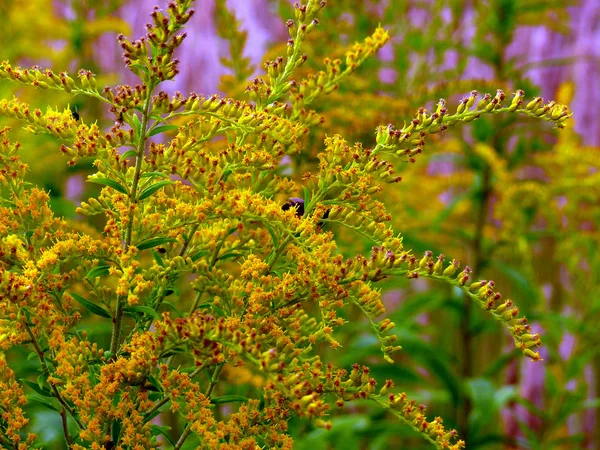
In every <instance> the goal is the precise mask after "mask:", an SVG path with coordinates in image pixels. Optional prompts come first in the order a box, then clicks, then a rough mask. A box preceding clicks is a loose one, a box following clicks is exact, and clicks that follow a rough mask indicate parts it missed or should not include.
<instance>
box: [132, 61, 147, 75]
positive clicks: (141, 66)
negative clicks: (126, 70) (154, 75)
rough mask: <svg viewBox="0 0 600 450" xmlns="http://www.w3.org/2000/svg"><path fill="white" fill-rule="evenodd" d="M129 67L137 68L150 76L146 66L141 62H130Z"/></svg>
mask: <svg viewBox="0 0 600 450" xmlns="http://www.w3.org/2000/svg"><path fill="white" fill-rule="evenodd" d="M129 67H130V68H132V69H139V70H141V71H142V72H144V73H145V74H146V75H148V76H150V74H149V73H148V68H147V67H146V66H144V65H142V64H131V65H130V66H129Z"/></svg>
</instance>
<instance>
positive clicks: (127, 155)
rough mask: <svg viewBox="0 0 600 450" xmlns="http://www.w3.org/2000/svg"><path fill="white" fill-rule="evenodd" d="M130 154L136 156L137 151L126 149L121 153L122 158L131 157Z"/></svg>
mask: <svg viewBox="0 0 600 450" xmlns="http://www.w3.org/2000/svg"><path fill="white" fill-rule="evenodd" d="M132 156H137V152H136V151H135V150H127V151H126V152H125V153H123V154H122V155H121V158H122V159H125V158H131V157H132Z"/></svg>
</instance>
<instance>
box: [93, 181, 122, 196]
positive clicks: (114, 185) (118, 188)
mask: <svg viewBox="0 0 600 450" xmlns="http://www.w3.org/2000/svg"><path fill="white" fill-rule="evenodd" d="M87 181H88V182H90V183H95V184H101V185H103V186H108V187H111V188H113V189H114V190H115V191H118V192H120V193H121V194H128V192H127V189H125V187H124V186H122V185H121V184H119V183H118V182H117V181H115V180H111V179H110V178H88V180H87Z"/></svg>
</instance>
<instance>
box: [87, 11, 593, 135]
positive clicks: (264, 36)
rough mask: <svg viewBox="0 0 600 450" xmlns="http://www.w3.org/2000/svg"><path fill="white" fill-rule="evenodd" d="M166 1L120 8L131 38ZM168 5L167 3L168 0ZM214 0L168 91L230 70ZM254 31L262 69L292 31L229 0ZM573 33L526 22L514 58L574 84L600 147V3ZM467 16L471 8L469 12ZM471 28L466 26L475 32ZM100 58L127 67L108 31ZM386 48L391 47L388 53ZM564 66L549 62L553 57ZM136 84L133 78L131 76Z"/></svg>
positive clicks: (576, 20)
mask: <svg viewBox="0 0 600 450" xmlns="http://www.w3.org/2000/svg"><path fill="white" fill-rule="evenodd" d="M157 3H159V4H160V2H157V0H137V1H135V2H133V1H132V2H129V4H128V5H126V6H124V7H123V8H121V10H120V11H119V14H120V16H121V17H122V18H123V19H124V20H125V21H127V22H128V23H130V24H131V26H132V36H129V37H131V38H133V37H137V36H141V35H143V34H144V32H145V29H144V25H145V24H146V23H147V22H149V12H150V11H151V9H152V7H153V6H154V5H155V4H157ZM163 3H165V4H164V5H162V4H161V6H162V7H165V6H166V1H165V2H163ZM214 5H215V0H196V5H195V7H194V8H195V9H196V12H197V13H196V15H195V16H194V17H193V18H192V20H191V21H190V23H188V25H187V27H188V29H187V31H188V39H187V40H186V41H185V42H184V43H183V45H182V48H181V49H180V51H181V53H185V54H186V55H187V56H186V58H185V59H183V62H182V65H181V67H180V68H181V74H180V75H179V76H178V77H177V79H175V80H174V81H172V82H170V83H167V84H166V85H165V86H164V87H163V89H164V90H167V91H169V92H174V91H180V92H182V93H184V94H185V93H188V92H190V91H195V92H198V93H201V94H205V95H206V94H209V95H211V94H213V93H215V92H218V89H217V86H218V81H219V76H220V75H221V74H222V73H224V71H225V69H224V68H223V67H222V65H221V64H220V62H219V58H220V56H221V55H223V54H224V53H226V52H227V44H226V43H224V42H223V41H222V40H221V39H220V38H219V37H218V36H217V34H216V30H215V24H214V23H213V21H212V17H213V14H212V13H213V10H214ZM227 5H228V6H229V7H230V8H231V9H232V10H233V11H234V12H235V15H236V17H237V18H238V19H239V20H240V21H241V22H242V24H243V28H244V29H245V30H246V31H247V32H248V41H249V42H251V43H252V45H249V46H247V48H246V49H245V54H246V56H248V57H250V59H251V60H252V62H253V63H254V65H255V67H256V69H257V72H259V71H260V70H262V69H261V67H260V66H261V59H262V56H263V54H264V51H265V49H266V48H267V47H268V45H269V43H270V42H272V41H274V40H281V39H283V38H285V36H287V33H286V32H285V29H284V26H283V24H282V23H281V20H280V19H279V18H277V17H275V16H274V14H273V11H271V10H270V9H271V8H270V7H269V6H268V5H267V1H266V0H227ZM569 11H570V14H571V19H570V28H571V35H570V36H564V35H561V34H558V33H555V32H552V31H550V30H548V29H547V28H544V27H541V26H540V27H522V28H520V29H518V30H517V32H516V35H517V39H516V40H515V41H514V42H513V43H512V44H511V46H510V48H509V56H517V57H518V59H519V61H523V62H525V61H526V64H527V70H526V73H527V74H528V75H529V76H530V77H531V79H532V80H533V82H534V83H536V84H538V85H539V86H540V87H541V89H542V96H543V97H544V98H546V99H550V98H553V97H554V96H555V93H556V89H557V88H558V86H559V85H560V84H561V83H563V82H565V81H572V82H574V83H575V87H576V91H575V97H574V99H573V103H572V105H571V108H572V110H573V112H574V113H575V116H574V123H575V130H576V131H577V132H578V133H579V134H580V135H581V136H582V138H583V142H584V144H586V145H593V146H600V126H599V121H598V119H597V118H598V117H599V116H600V101H593V100H591V99H599V98H600V1H598V0H581V2H580V4H579V6H577V7H573V8H570V10H569ZM464 14H465V17H467V16H468V15H469V11H465V13H464ZM469 32H470V31H469V30H468V29H467V30H465V36H468V34H469ZM98 50H99V51H98V56H99V57H100V58H99V59H100V60H101V63H102V65H103V67H104V68H105V69H106V70H117V69H118V68H120V67H121V60H120V49H118V48H117V46H116V41H115V37H114V35H112V34H107V35H105V36H104V37H103V38H102V39H101V41H100V43H99V47H98ZM384 51H385V50H384ZM558 60H561V61H563V64H558V65H549V63H550V62H551V61H558ZM490 74H491V72H490V70H489V68H488V67H486V66H485V65H483V64H481V63H478V62H477V61H473V62H472V63H471V64H470V65H469V67H468V69H467V73H465V78H470V77H477V78H482V77H486V76H489V75H490ZM126 81H128V82H133V81H134V79H133V78H131V79H127V78H126Z"/></svg>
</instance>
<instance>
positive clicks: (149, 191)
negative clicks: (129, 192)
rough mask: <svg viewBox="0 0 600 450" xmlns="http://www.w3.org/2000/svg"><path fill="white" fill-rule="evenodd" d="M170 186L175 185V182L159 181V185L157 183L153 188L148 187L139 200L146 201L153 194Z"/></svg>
mask: <svg viewBox="0 0 600 450" xmlns="http://www.w3.org/2000/svg"><path fill="white" fill-rule="evenodd" d="M169 184H173V182H172V181H171V180H163V181H159V182H158V183H155V184H153V185H151V186H148V187H147V188H146V189H144V190H143V191H142V192H141V193H140V195H139V197H138V200H139V201H141V200H144V199H145V198H148V197H150V196H151V195H152V194H154V192H156V191H158V190H159V189H160V188H162V187H165V186H167V185H169Z"/></svg>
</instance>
